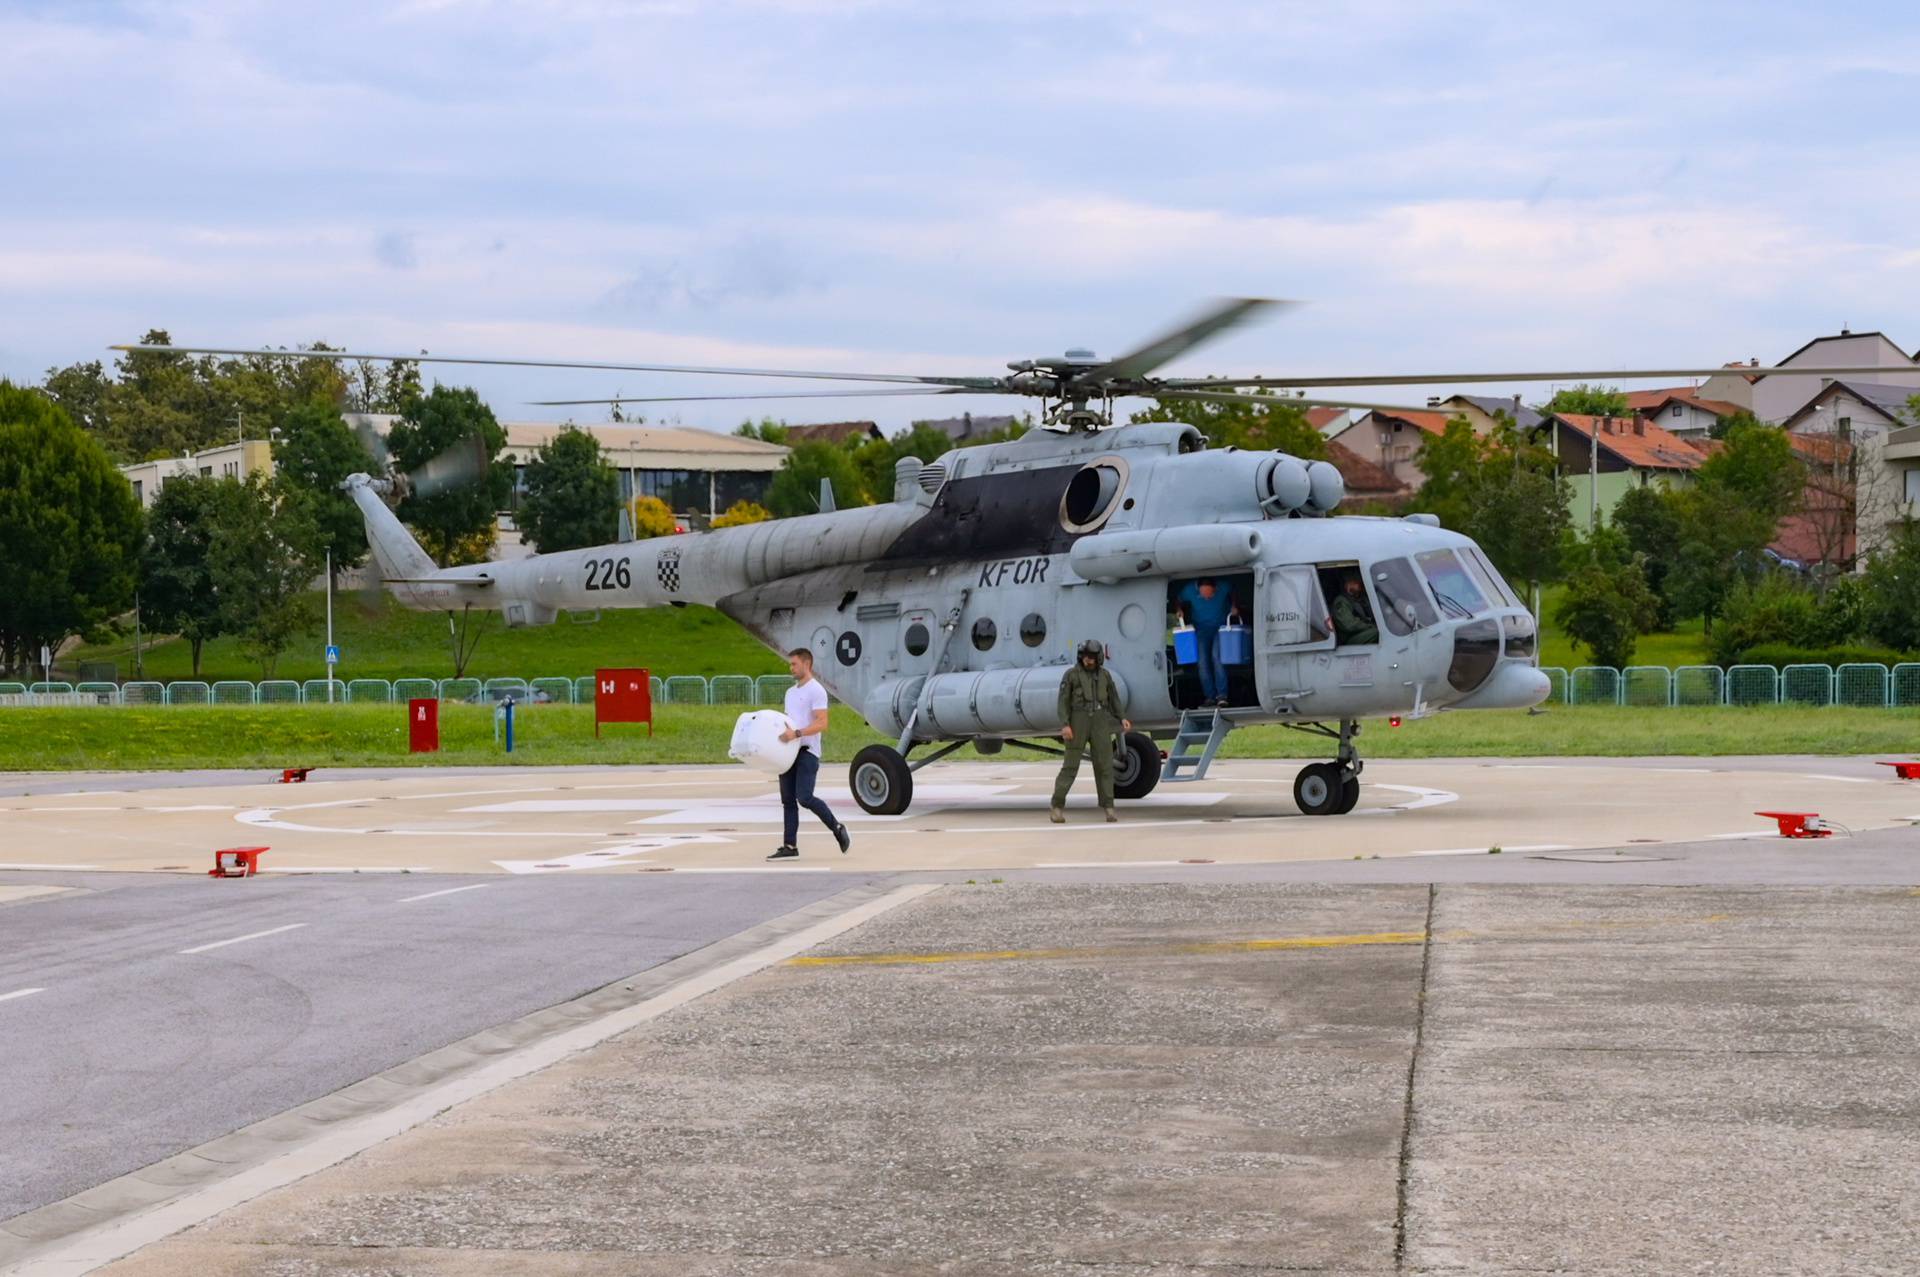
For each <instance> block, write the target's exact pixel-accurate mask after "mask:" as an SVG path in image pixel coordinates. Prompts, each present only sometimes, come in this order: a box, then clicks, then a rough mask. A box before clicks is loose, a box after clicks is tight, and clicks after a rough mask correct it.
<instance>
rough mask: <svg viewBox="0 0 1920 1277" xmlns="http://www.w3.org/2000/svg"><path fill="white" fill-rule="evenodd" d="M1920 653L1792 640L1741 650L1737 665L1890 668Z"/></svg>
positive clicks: (1910, 659)
mask: <svg viewBox="0 0 1920 1277" xmlns="http://www.w3.org/2000/svg"><path fill="white" fill-rule="evenodd" d="M1913 660H1920V656H1902V655H1901V654H1900V653H1898V652H1894V651H1889V650H1888V649H1886V648H1883V647H1795V646H1793V645H1792V644H1790V643H1762V644H1760V645H1759V646H1758V647H1750V648H1748V649H1747V650H1746V651H1744V652H1742V653H1740V659H1739V660H1738V661H1734V662H1732V664H1735V665H1772V666H1776V667H1778V668H1781V669H1785V668H1786V667H1787V666H1789V665H1832V666H1834V667H1836V668H1838V667H1839V666H1842V665H1885V666H1887V667H1888V668H1889V669H1891V668H1892V667H1893V666H1895V665H1898V664H1900V663H1901V662H1902V661H1913Z"/></svg>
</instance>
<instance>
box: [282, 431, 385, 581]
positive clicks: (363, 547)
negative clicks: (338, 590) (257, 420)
mask: <svg viewBox="0 0 1920 1277" xmlns="http://www.w3.org/2000/svg"><path fill="white" fill-rule="evenodd" d="M273 466H274V475H273V486H274V491H275V494H276V496H277V497H278V500H279V504H280V505H282V506H284V507H286V508H288V509H289V510H298V512H299V517H300V522H301V526H302V528H303V529H305V530H306V531H307V532H308V533H309V534H310V535H311V536H312V538H313V540H312V543H311V544H309V545H305V546H302V547H300V548H301V551H302V553H303V555H304V556H305V557H306V558H307V559H309V560H311V561H313V562H317V563H325V562H327V556H328V555H329V554H331V555H332V564H333V571H334V572H335V573H336V574H337V573H339V571H340V570H341V569H342V568H351V567H358V566H359V565H360V564H361V563H362V562H364V561H365V560H366V557H367V535H366V523H365V521H364V520H363V519H362V518H361V517H360V508H359V507H358V506H356V505H355V504H354V503H353V498H351V497H349V496H348V495H347V494H346V493H344V492H342V491H341V490H340V483H341V481H342V480H343V479H345V478H346V477H347V476H348V475H350V474H354V473H358V472H365V471H369V470H372V469H373V458H371V457H369V456H368V455H367V450H366V448H365V447H363V446H362V445H361V443H360V440H359V439H358V438H357V437H355V435H354V433H353V431H352V430H351V429H349V428H348V426H347V423H346V422H345V421H344V420H343V419H342V418H341V416H340V413H339V412H338V411H337V410H335V409H334V407H333V406H332V404H331V403H329V402H327V401H325V400H322V399H309V400H307V401H306V402H305V403H302V404H299V405H296V406H295V407H294V408H293V409H292V410H291V411H289V412H288V413H287V415H286V416H285V417H284V418H282V420H281V423H280V435H279V437H278V438H277V439H275V440H274V442H273Z"/></svg>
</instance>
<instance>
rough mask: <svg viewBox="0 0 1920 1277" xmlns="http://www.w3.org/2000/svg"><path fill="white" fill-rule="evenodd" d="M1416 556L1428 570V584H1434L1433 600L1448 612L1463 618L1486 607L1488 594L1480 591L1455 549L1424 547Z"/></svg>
mask: <svg viewBox="0 0 1920 1277" xmlns="http://www.w3.org/2000/svg"><path fill="white" fill-rule="evenodd" d="M1414 558H1415V559H1416V560H1418V561H1419V564H1420V570H1421V571H1422V572H1424V573H1426V575H1427V583H1428V584H1429V585H1431V586H1433V597H1434V600H1435V601H1436V602H1438V603H1439V604H1440V610H1441V611H1442V612H1444V613H1445V614H1446V615H1448V616H1450V617H1453V618H1454V619H1455V620H1464V619H1465V618H1467V617H1469V616H1478V615H1479V614H1480V613H1482V612H1484V611H1486V610H1487V596H1486V595H1484V594H1482V593H1480V587H1479V586H1477V585H1475V584H1474V583H1473V578H1472V577H1470V576H1468V575H1467V570H1466V569H1465V568H1463V567H1461V566H1460V560H1459V559H1457V558H1455V557H1454V556H1453V551H1452V550H1425V551H1422V552H1421V553H1419V554H1416V555H1415V556H1414Z"/></svg>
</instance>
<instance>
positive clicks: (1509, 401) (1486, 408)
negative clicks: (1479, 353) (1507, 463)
mask: <svg viewBox="0 0 1920 1277" xmlns="http://www.w3.org/2000/svg"><path fill="white" fill-rule="evenodd" d="M1429 406H1431V407H1434V408H1438V409H1441V410H1442V411H1444V412H1446V413H1447V414H1449V415H1451V416H1458V417H1465V418H1466V419H1467V424H1469V425H1471V426H1472V427H1473V433H1475V434H1477V435H1490V434H1492V433H1493V429H1494V425H1495V422H1494V414H1495V413H1500V414H1501V415H1503V416H1505V417H1507V418H1509V419H1510V420H1512V422H1513V424H1514V425H1516V426H1518V427H1520V429H1522V430H1532V429H1533V428H1534V427H1536V426H1538V425H1539V424H1540V414H1539V413H1538V412H1536V411H1535V410H1534V409H1532V408H1529V407H1527V406H1526V405H1525V404H1523V403H1521V402H1520V397H1519V396H1518V395H1514V396H1511V397H1509V398H1505V399H1502V398H1500V397H1499V396H1497V395H1451V396H1449V397H1448V398H1445V399H1442V400H1439V401H1438V402H1434V401H1429Z"/></svg>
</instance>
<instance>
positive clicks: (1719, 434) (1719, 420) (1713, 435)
mask: <svg viewBox="0 0 1920 1277" xmlns="http://www.w3.org/2000/svg"><path fill="white" fill-rule="evenodd" d="M1760 424H1761V421H1760V418H1758V417H1756V416H1754V415H1753V414H1752V413H1751V412H1748V411H1747V410H1746V409H1745V408H1741V409H1738V410H1736V411H1734V412H1731V413H1729V414H1727V415H1726V416H1724V417H1715V418H1714V419H1713V424H1712V425H1711V426H1708V427H1707V438H1709V439H1724V438H1726V437H1727V436H1728V435H1729V434H1731V433H1732V432H1733V431H1735V430H1740V429H1744V428H1745V427H1747V426H1757V425H1760Z"/></svg>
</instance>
